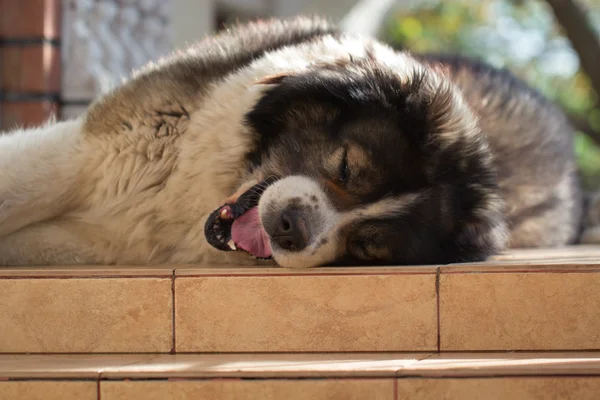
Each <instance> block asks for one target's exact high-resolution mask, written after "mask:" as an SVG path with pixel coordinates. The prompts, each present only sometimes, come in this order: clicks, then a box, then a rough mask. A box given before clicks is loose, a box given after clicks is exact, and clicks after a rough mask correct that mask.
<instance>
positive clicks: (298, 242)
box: [271, 210, 307, 251]
mask: <svg viewBox="0 0 600 400" xmlns="http://www.w3.org/2000/svg"><path fill="white" fill-rule="evenodd" d="M271 239H272V240H273V241H274V242H275V243H277V245H278V246H279V247H281V248H282V249H285V250H288V251H300V250H302V249H304V248H305V247H306V243H307V232H306V223H305V222H304V220H303V219H302V216H301V215H300V213H299V212H298V211H295V210H286V211H284V212H283V213H281V216H280V217H279V222H278V223H277V225H276V226H275V229H274V230H273V232H272V234H271Z"/></svg>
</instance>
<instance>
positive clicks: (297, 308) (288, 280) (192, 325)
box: [175, 274, 437, 352]
mask: <svg viewBox="0 0 600 400" xmlns="http://www.w3.org/2000/svg"><path fill="white" fill-rule="evenodd" d="M175 296H176V301H175V306H176V312H175V321H176V338H177V351H179V352H202V351H203V352H236V351H239V352H270V351H283V352H285V351H289V352H296V351H319V352H327V351H431V350H435V349H436V340H437V336H436V326H437V322H436V321H437V317H436V293H435V275H433V274H430V275H382V276H377V275H371V276H367V275H359V276H285V277H280V278H275V277H206V278H177V279H176V280H175Z"/></svg>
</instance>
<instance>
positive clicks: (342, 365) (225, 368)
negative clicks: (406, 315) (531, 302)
mask: <svg viewBox="0 0 600 400" xmlns="http://www.w3.org/2000/svg"><path fill="white" fill-rule="evenodd" d="M511 376H553V377H557V376H594V377H596V376H597V377H600V352H518V353H507V352H494V353H319V354H315V353H310V354H308V353H300V354H299V353H279V354H264V353H263V354H259V353H257V354H240V353H236V354H176V355H172V354H163V355H158V354H154V355H152V354H87V355H74V354H56V355H16V354H4V355H0V381H6V380H9V381H10V380H40V379H82V380H99V379H103V380H104V379H107V380H123V379H203V378H264V379H267V378H268V379H301V378H415V377H418V378H474V377H480V378H481V377H511Z"/></svg>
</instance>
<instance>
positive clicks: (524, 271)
mask: <svg viewBox="0 0 600 400" xmlns="http://www.w3.org/2000/svg"><path fill="white" fill-rule="evenodd" d="M586 267H587V266H585V265H583V266H581V268H586ZM460 268H462V267H460ZM490 268H493V267H490ZM598 272H600V269H596V268H594V269H587V268H586V269H577V267H576V268H572V267H571V268H569V269H564V268H562V269H561V268H548V269H544V268H535V269H507V270H502V271H494V270H492V269H490V270H482V269H479V270H474V271H450V270H445V271H442V274H444V275H483V274H594V273H598Z"/></svg>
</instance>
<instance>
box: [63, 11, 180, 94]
mask: <svg viewBox="0 0 600 400" xmlns="http://www.w3.org/2000/svg"><path fill="white" fill-rule="evenodd" d="M169 5H170V0H68V1H64V2H63V35H62V38H63V39H62V40H63V46H62V57H63V80H62V81H63V83H62V95H63V98H65V99H67V100H88V99H91V98H93V97H95V96H96V95H98V94H99V93H102V92H104V91H106V90H108V89H110V88H112V87H114V86H115V85H116V84H118V83H119V82H121V80H122V79H123V78H124V77H127V76H129V74H130V72H131V70H132V69H134V68H138V67H140V66H142V65H143V64H145V63H146V62H147V61H149V60H151V59H155V58H157V57H160V56H161V55H163V54H165V53H167V52H168V51H169V50H170V48H171V32H170V26H169V21H170V15H169V11H170V9H169Z"/></svg>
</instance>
